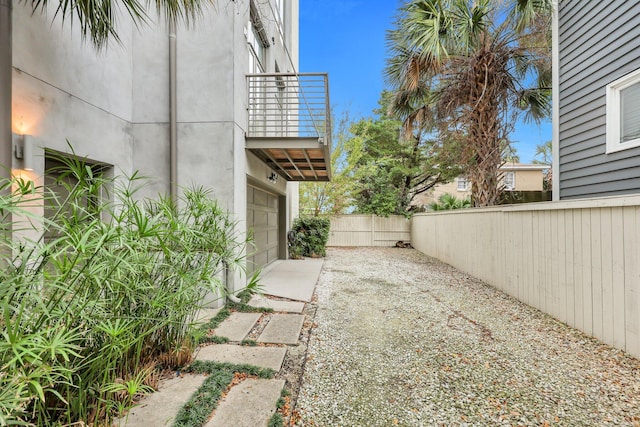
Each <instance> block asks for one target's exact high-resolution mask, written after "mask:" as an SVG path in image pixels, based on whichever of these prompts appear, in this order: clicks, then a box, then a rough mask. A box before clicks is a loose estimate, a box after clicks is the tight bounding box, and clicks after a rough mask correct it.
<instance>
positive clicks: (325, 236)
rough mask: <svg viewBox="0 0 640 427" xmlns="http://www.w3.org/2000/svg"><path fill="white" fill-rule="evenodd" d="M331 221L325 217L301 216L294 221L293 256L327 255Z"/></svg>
mask: <svg viewBox="0 0 640 427" xmlns="http://www.w3.org/2000/svg"><path fill="white" fill-rule="evenodd" d="M330 225H331V221H330V220H329V218H325V217H317V216H313V217H299V218H296V219H295V220H294V221H293V227H292V232H293V241H290V246H289V253H290V254H291V257H292V258H301V257H304V256H308V257H315V256H325V255H326V247H327V241H328V240H329V226H330Z"/></svg>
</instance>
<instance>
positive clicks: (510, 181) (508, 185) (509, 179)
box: [503, 172, 516, 190]
mask: <svg viewBox="0 0 640 427" xmlns="http://www.w3.org/2000/svg"><path fill="white" fill-rule="evenodd" d="M503 179H504V188H505V190H515V188H516V173H515V172H505V173H504V178H503Z"/></svg>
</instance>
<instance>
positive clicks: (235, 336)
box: [215, 313, 262, 341]
mask: <svg viewBox="0 0 640 427" xmlns="http://www.w3.org/2000/svg"><path fill="white" fill-rule="evenodd" d="M260 316H262V315H261V314H260V313H231V316H229V317H228V318H227V319H226V320H225V321H224V322H222V324H221V325H220V326H218V327H217V328H216V330H215V334H216V335H217V336H219V337H226V338H229V341H242V340H243V339H244V338H245V337H246V336H247V334H248V333H249V331H251V328H253V327H254V325H255V324H256V322H257V321H258V319H260Z"/></svg>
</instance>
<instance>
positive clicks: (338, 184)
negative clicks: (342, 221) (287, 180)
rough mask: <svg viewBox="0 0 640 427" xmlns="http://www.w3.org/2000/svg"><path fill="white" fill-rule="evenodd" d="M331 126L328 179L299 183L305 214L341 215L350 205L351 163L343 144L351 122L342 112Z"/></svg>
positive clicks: (301, 202)
mask: <svg viewBox="0 0 640 427" xmlns="http://www.w3.org/2000/svg"><path fill="white" fill-rule="evenodd" d="M333 122H334V123H338V125H337V126H335V127H334V135H333V136H332V138H331V140H332V144H333V146H332V147H331V172H332V176H331V181H329V182H301V183H300V186H299V195H300V199H299V200H300V201H299V205H300V212H301V213H302V214H304V215H312V216H318V215H326V214H334V215H337V214H343V213H346V212H347V211H348V210H349V207H350V206H351V186H352V179H351V165H350V164H349V163H348V161H347V156H346V151H345V144H346V141H347V140H348V139H349V137H350V134H349V126H350V125H351V121H350V119H349V115H348V114H347V113H345V114H344V115H343V116H342V117H341V118H340V120H339V121H336V120H335V118H334V120H333Z"/></svg>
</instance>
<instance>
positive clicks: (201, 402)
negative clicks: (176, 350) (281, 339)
mask: <svg viewBox="0 0 640 427" xmlns="http://www.w3.org/2000/svg"><path fill="white" fill-rule="evenodd" d="M185 371H186V372H193V373H196V374H206V375H207V379H206V380H205V381H204V383H203V384H202V386H200V388H199V389H198V390H197V391H196V392H195V393H194V394H193V395H192V396H191V399H190V400H189V401H188V402H187V403H186V404H185V405H184V406H183V407H182V409H180V411H179V412H178V415H177V416H176V419H175V421H174V422H173V426H174V427H200V426H202V425H204V423H205V422H206V420H207V418H209V416H210V415H211V412H212V411H213V410H214V409H216V407H217V406H218V402H219V400H220V397H221V396H222V393H223V392H224V391H225V390H226V388H227V386H228V385H229V384H231V381H232V380H233V375H234V373H236V372H239V373H244V374H247V375H250V376H255V377H259V378H273V376H274V374H275V373H274V372H273V371H272V370H271V369H264V368H259V367H257V366H252V365H234V364H231V363H217V362H207V361H200V360H198V361H195V362H193V363H192V364H191V365H190V366H189V367H188V368H187V369H185Z"/></svg>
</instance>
